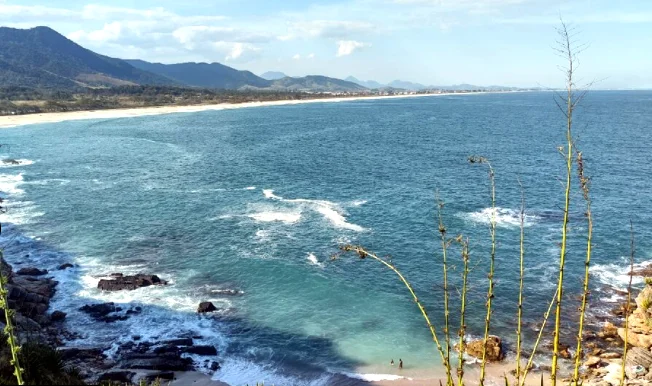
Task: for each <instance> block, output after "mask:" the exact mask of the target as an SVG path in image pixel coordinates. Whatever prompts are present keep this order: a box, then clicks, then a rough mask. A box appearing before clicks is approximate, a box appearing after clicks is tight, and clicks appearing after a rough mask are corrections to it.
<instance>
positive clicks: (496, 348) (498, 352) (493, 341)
mask: <svg viewBox="0 0 652 386" xmlns="http://www.w3.org/2000/svg"><path fill="white" fill-rule="evenodd" d="M455 347H456V348H457V349H458V350H459V347H458V346H455ZM483 347H484V340H483V339H478V340H473V341H471V342H469V343H467V345H466V353H467V354H469V355H471V356H473V357H476V358H482V349H483ZM504 358H505V352H504V351H503V344H502V339H500V338H499V337H497V336H495V335H489V337H488V339H487V354H486V359H487V361H489V362H499V361H502V360H503V359H504Z"/></svg>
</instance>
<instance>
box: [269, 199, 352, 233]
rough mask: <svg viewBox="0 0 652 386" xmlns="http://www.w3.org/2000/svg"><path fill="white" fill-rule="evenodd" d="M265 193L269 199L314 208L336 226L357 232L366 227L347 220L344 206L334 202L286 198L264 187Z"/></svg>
mask: <svg viewBox="0 0 652 386" xmlns="http://www.w3.org/2000/svg"><path fill="white" fill-rule="evenodd" d="M263 194H264V195H265V197H267V198H269V199H273V200H279V201H282V202H287V203H291V204H296V205H298V206H299V207H300V208H308V209H310V210H314V211H316V212H318V213H320V214H321V215H322V216H324V218H325V219H326V220H328V221H329V222H330V223H331V224H332V225H333V226H335V227H336V228H342V229H349V230H352V231H356V232H363V231H365V228H363V227H361V226H360V225H356V224H352V223H349V222H348V221H347V220H346V217H344V214H345V213H344V211H343V210H342V208H341V207H340V206H339V205H338V204H336V203H334V202H331V201H326V200H309V199H305V198H295V199H285V198H283V197H281V196H277V195H275V194H274V191H273V190H272V189H264V190H263Z"/></svg>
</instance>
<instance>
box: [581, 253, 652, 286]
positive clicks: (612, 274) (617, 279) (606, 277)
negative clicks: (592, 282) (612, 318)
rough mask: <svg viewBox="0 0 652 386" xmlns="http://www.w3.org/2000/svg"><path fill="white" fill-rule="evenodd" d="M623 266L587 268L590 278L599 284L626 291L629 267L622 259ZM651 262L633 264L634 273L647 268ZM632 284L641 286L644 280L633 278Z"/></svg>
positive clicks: (638, 277)
mask: <svg viewBox="0 0 652 386" xmlns="http://www.w3.org/2000/svg"><path fill="white" fill-rule="evenodd" d="M622 260H623V264H620V265H619V264H613V263H611V264H594V265H592V266H591V267H590V268H589V272H590V273H591V276H593V277H594V278H595V279H597V280H598V281H599V282H600V283H602V284H606V285H608V286H611V287H614V288H616V289H618V290H621V291H626V290H627V287H628V286H629V279H630V275H629V272H630V266H629V265H628V264H627V263H626V262H625V261H626V259H625V258H622ZM651 263H652V261H646V262H643V263H638V264H634V271H636V270H637V269H641V268H645V267H648V266H649V265H650V264H651ZM631 279H632V284H634V285H638V284H642V283H643V281H644V279H643V277H640V276H633V277H632V278H631Z"/></svg>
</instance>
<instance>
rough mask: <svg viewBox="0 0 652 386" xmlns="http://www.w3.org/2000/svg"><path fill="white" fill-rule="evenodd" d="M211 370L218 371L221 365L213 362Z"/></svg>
mask: <svg viewBox="0 0 652 386" xmlns="http://www.w3.org/2000/svg"><path fill="white" fill-rule="evenodd" d="M210 368H211V370H212V371H217V370H219V369H220V364H219V363H217V362H215V361H213V362H211V367H210Z"/></svg>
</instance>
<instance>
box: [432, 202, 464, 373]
mask: <svg viewBox="0 0 652 386" xmlns="http://www.w3.org/2000/svg"><path fill="white" fill-rule="evenodd" d="M443 210H444V203H443V202H442V201H441V200H439V199H437V214H438V217H439V235H440V236H441V249H442V255H443V259H442V265H443V267H444V334H445V337H446V358H445V367H446V384H447V385H448V386H452V385H453V377H452V375H451V334H450V307H449V303H448V301H449V296H450V294H449V292H448V264H447V261H446V259H447V252H448V240H446V227H445V226H444V218H443V215H442V212H443ZM462 317H463V316H462ZM462 320H464V319H462Z"/></svg>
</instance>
